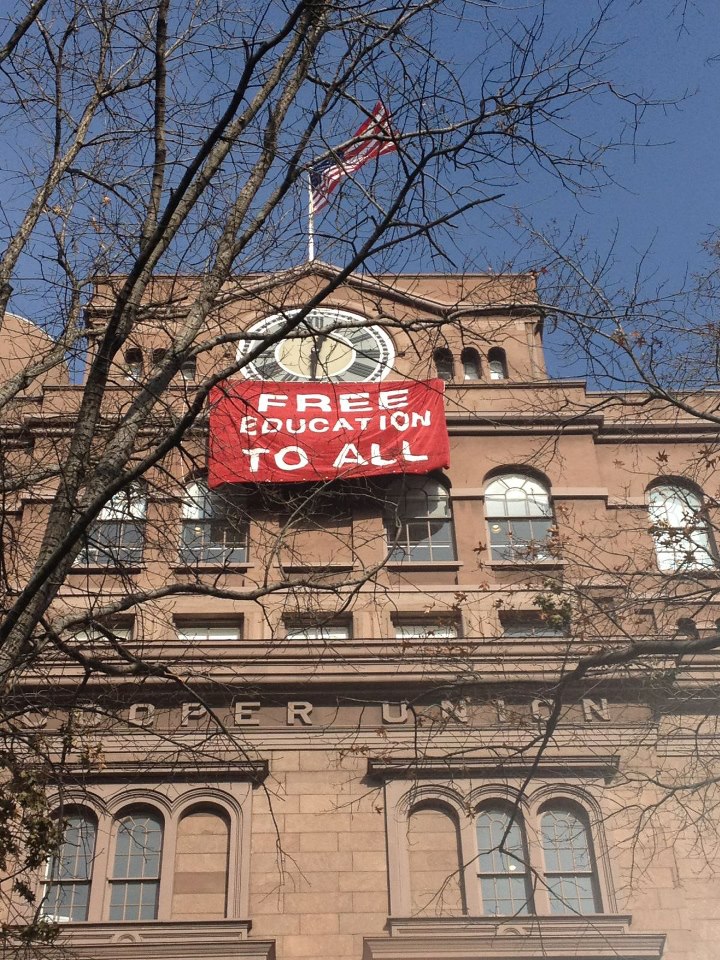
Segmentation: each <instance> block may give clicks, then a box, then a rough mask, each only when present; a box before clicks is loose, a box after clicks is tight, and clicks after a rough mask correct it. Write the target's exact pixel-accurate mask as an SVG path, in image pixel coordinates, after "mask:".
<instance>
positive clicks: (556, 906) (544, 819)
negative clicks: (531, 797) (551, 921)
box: [540, 805, 600, 914]
mask: <svg viewBox="0 0 720 960" xmlns="http://www.w3.org/2000/svg"><path fill="white" fill-rule="evenodd" d="M540 838H541V844H542V852H543V861H544V876H545V883H546V884H547V891H548V896H549V898H550V912H551V913H555V914H578V913H581V914H587V913H598V912H599V909H600V908H599V898H598V895H597V877H596V870H595V862H594V858H593V851H592V844H591V842H590V829H589V826H588V823H587V821H586V818H585V814H584V813H583V812H582V811H580V810H575V809H573V808H571V807H570V806H566V805H553V806H551V807H550V806H548V807H545V809H544V810H543V811H542V812H541V815H540Z"/></svg>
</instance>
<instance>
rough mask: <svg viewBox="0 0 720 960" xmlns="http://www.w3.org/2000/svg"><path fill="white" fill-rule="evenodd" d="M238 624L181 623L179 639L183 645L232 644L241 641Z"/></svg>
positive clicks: (178, 626)
mask: <svg viewBox="0 0 720 960" xmlns="http://www.w3.org/2000/svg"><path fill="white" fill-rule="evenodd" d="M241 636H242V631H241V628H240V625H239V624H238V623H217V622H214V623H212V622H210V623H179V624H178V625H177V638H178V640H179V641H180V642H181V643H187V644H194V643H232V642H233V641H236V640H240V638H241Z"/></svg>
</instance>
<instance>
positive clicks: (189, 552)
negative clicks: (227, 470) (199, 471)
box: [178, 476, 250, 567]
mask: <svg viewBox="0 0 720 960" xmlns="http://www.w3.org/2000/svg"><path fill="white" fill-rule="evenodd" d="M225 489H226V488H225V487H220V488H218V490H211V489H210V488H209V486H208V483H207V478H205V477H202V476H197V477H192V478H191V479H189V480H188V481H187V482H186V483H185V485H184V487H183V496H182V504H181V521H180V544H179V549H178V553H179V560H180V564H181V565H182V566H183V567H194V566H201V567H206V566H212V567H236V566H243V565H246V564H248V563H249V561H250V519H249V516H248V514H247V512H246V510H245V507H246V505H247V493H246V492H245V491H244V490H242V491H240V492H237V491H233V495H232V496H225V497H224V496H223V491H225ZM193 490H194V491H195V493H192V492H191V491H193ZM220 502H222V503H226V504H227V505H228V507H229V508H230V509H229V510H227V511H225V512H224V513H223V514H222V515H220V516H218V515H216V511H215V510H214V508H213V504H215V503H220ZM192 513H198V514H199V516H197V517H193V516H191V515H190V514H192ZM217 530H219V531H220V533H221V537H220V538H218V537H217V536H216V531H217ZM228 533H229V534H230V536H227V534H228ZM233 537H235V538H236V539H237V542H236V543H229V542H228V541H229V540H231V539H232V538H233ZM193 539H194V540H195V542H194V543H193V542H192V541H193Z"/></svg>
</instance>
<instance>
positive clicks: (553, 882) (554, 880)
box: [547, 876, 597, 914]
mask: <svg viewBox="0 0 720 960" xmlns="http://www.w3.org/2000/svg"><path fill="white" fill-rule="evenodd" d="M547 883H548V894H549V896H550V910H551V912H552V913H555V914H568V913H597V906H596V901H595V893H594V889H593V888H594V884H593V879H592V877H591V876H585V877H563V876H560V877H548V878H547Z"/></svg>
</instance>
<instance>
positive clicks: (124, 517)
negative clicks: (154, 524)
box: [73, 481, 147, 570]
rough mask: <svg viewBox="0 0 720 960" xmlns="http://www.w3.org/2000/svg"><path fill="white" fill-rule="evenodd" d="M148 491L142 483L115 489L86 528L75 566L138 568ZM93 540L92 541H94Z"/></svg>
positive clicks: (143, 546)
mask: <svg viewBox="0 0 720 960" xmlns="http://www.w3.org/2000/svg"><path fill="white" fill-rule="evenodd" d="M146 529H147V488H146V486H145V484H144V483H142V482H141V481H135V482H133V483H131V484H130V485H129V487H127V488H124V489H122V490H118V492H117V493H115V494H113V496H112V497H110V499H109V500H108V501H107V503H105V504H103V506H102V507H101V508H100V510H99V511H98V515H97V517H96V518H95V520H93V521H92V523H91V524H90V525H89V527H88V529H87V531H86V533H85V535H84V543H83V546H82V548H81V550H80V552H79V553H78V555H77V557H76V558H75V560H74V562H73V566H75V567H103V568H108V567H116V568H117V569H120V570H122V569H127V568H132V567H139V566H140V565H141V564H142V562H143V555H144V552H145V535H146ZM93 538H95V542H93Z"/></svg>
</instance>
